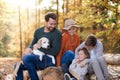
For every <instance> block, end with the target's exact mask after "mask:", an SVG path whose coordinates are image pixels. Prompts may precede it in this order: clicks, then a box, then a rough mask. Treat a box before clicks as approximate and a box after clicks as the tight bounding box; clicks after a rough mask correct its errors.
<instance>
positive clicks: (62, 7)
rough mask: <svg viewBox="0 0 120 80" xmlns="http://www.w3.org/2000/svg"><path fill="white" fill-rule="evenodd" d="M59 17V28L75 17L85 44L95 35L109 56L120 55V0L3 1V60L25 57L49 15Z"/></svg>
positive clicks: (0, 9)
mask: <svg viewBox="0 0 120 80" xmlns="http://www.w3.org/2000/svg"><path fill="white" fill-rule="evenodd" d="M49 11H51V12H55V13H56V14H57V15H58V20H57V22H58V26H57V27H58V29H59V30H60V31H61V32H62V27H63V26H64V20H65V19H66V18H72V19H74V20H75V22H76V23H77V25H79V29H78V32H77V33H78V34H79V35H80V37H81V42H82V41H83V40H84V39H85V38H86V36H87V35H88V34H91V33H92V34H95V35H96V36H97V38H99V39H100V40H101V41H102V42H103V45H104V52H105V53H114V54H116V53H118V54H120V0H0V57H21V56H22V54H23V53H24V50H25V48H26V47H27V46H28V45H29V44H30V43H31V41H32V39H33V34H34V31H35V30H36V29H37V28H39V27H42V26H43V25H44V15H45V13H47V12H49Z"/></svg>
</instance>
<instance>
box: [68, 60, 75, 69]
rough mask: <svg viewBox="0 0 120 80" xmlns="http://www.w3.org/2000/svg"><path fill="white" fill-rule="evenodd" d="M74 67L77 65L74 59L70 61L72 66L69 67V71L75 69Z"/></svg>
mask: <svg viewBox="0 0 120 80" xmlns="http://www.w3.org/2000/svg"><path fill="white" fill-rule="evenodd" d="M76 65H77V63H76V60H75V59H74V60H73V61H72V64H71V65H70V67H69V69H71V70H73V69H75V68H76Z"/></svg>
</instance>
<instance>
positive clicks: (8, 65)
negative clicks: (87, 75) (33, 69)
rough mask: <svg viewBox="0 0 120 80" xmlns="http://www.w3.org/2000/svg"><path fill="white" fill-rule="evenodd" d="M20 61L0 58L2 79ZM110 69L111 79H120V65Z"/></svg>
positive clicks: (2, 79)
mask: <svg viewBox="0 0 120 80" xmlns="http://www.w3.org/2000/svg"><path fill="white" fill-rule="evenodd" d="M18 61H20V59H18V58H0V80H5V77H6V76H7V75H8V74H12V73H13V68H14V64H15V63H16V62H18ZM108 69H109V74H110V80H120V65H108ZM93 80H95V79H93Z"/></svg>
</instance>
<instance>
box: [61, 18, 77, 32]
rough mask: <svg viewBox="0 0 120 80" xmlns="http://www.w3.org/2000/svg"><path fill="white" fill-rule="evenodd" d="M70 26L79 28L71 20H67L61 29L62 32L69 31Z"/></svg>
mask: <svg viewBox="0 0 120 80" xmlns="http://www.w3.org/2000/svg"><path fill="white" fill-rule="evenodd" d="M72 26H74V27H79V26H78V25H76V24H75V22H74V21H73V19H67V20H65V25H64V27H63V30H69V29H70V28H71V27H72Z"/></svg>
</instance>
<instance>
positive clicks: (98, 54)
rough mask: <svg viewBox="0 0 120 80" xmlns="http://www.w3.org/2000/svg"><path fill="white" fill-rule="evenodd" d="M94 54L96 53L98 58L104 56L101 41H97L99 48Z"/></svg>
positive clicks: (97, 47)
mask: <svg viewBox="0 0 120 80" xmlns="http://www.w3.org/2000/svg"><path fill="white" fill-rule="evenodd" d="M94 52H95V53H94V54H95V55H96V57H99V56H103V44H102V42H101V41H99V40H98V41H97V46H96V48H95V51H94Z"/></svg>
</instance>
